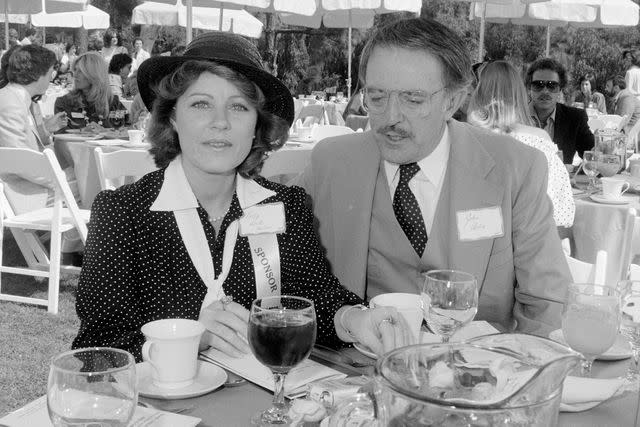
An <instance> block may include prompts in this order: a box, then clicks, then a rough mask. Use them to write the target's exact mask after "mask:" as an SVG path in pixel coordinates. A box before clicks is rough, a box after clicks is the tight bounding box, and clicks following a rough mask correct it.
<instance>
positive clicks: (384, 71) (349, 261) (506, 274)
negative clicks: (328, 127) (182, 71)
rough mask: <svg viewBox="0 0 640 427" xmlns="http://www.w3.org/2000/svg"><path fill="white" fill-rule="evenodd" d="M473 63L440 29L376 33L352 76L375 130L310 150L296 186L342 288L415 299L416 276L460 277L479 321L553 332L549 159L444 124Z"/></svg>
mask: <svg viewBox="0 0 640 427" xmlns="http://www.w3.org/2000/svg"><path fill="white" fill-rule="evenodd" d="M469 57H470V55H469V53H468V52H467V50H466V47H465V44H464V43H463V41H462V40H461V38H460V37H459V36H458V35H457V34H456V33H454V32H453V31H451V30H450V29H448V28H447V27H445V26H443V25H442V24H440V23H438V22H436V21H432V20H428V19H420V18H414V19H409V20H403V21H398V22H395V23H391V24H389V25H387V26H384V27H382V28H379V29H378V30H377V31H376V32H375V33H374V35H373V36H372V37H371V38H370V39H369V41H368V42H367V45H366V47H365V48H364V50H363V53H362V57H361V62H360V73H359V75H360V78H361V80H362V84H363V87H364V101H365V105H366V106H367V108H368V110H369V116H370V118H371V131H368V132H364V133H356V134H351V135H347V136H341V137H336V138H330V139H327V140H324V141H323V142H321V143H319V144H318V145H317V146H316V147H315V148H314V150H313V152H312V154H311V161H310V163H309V165H308V166H307V168H306V169H305V171H304V172H303V173H302V174H301V175H300V177H298V179H297V183H299V184H300V185H302V186H303V187H305V189H306V190H307V192H308V193H309V194H310V196H311V198H312V201H313V209H314V212H315V214H316V216H317V219H318V220H319V234H320V238H321V243H322V244H323V246H324V248H325V249H326V251H327V256H328V259H329V261H330V263H331V267H332V269H333V273H334V274H335V275H336V276H337V277H338V278H339V279H340V282H341V283H342V285H343V286H345V287H347V288H348V289H350V290H351V291H353V292H355V293H356V294H358V295H360V296H362V297H366V298H371V297H373V296H375V295H378V294H380V293H384V292H409V293H417V292H420V290H421V287H422V283H423V279H422V277H421V273H422V272H425V271H428V270H432V269H457V270H463V271H466V272H468V273H471V274H473V275H474V276H475V277H476V278H477V281H478V288H479V294H480V296H479V308H478V314H477V316H476V318H477V319H483V320H487V321H491V322H494V323H496V324H499V325H501V326H502V328H504V329H505V330H513V329H516V328H517V330H519V331H524V332H529V333H537V334H546V333H548V332H549V331H551V330H552V329H555V328H558V327H560V315H561V311H562V305H563V302H564V298H565V293H566V286H567V283H568V282H569V281H570V275H569V270H568V267H567V264H566V261H565V256H564V254H563V252H562V249H561V247H560V241H559V239H558V235H557V232H556V227H555V225H554V222H553V216H552V207H551V202H550V200H549V198H548V197H547V195H546V192H545V191H544V189H545V188H546V187H547V167H546V160H545V158H544V155H543V154H542V153H541V152H539V151H538V150H535V149H532V148H530V147H528V146H525V145H524V144H518V143H516V142H514V141H513V139H511V138H509V137H506V136H501V135H497V134H495V133H492V132H486V131H483V130H480V129H477V128H474V127H472V126H469V125H466V124H463V123H459V122H457V121H455V120H453V119H451V117H452V115H453V114H454V112H455V111H456V110H457V109H458V107H459V106H460V105H461V103H462V102H463V101H464V98H465V97H466V95H467V86H468V85H469V83H470V82H471V80H472V74H471V63H470V61H469ZM398 64H402V66H398Z"/></svg>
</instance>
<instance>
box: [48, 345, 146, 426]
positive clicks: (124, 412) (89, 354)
mask: <svg viewBox="0 0 640 427" xmlns="http://www.w3.org/2000/svg"><path fill="white" fill-rule="evenodd" d="M135 366H136V365H135V359H134V358H133V356H132V355H131V353H128V352H126V351H124V350H119V349H115V348H106V347H102V348H82V349H78V350H72V351H67V352H65V353H62V354H59V355H57V356H55V357H54V358H53V359H52V360H51V367H50V370H49V384H48V386H47V409H48V411H49V419H50V420H51V422H52V423H53V425H54V427H71V426H79V425H91V426H96V427H125V426H127V425H128V423H129V421H130V420H131V417H132V416H133V413H134V411H135V409H136V405H137V403H138V389H137V384H136V382H137V380H136V368H135Z"/></svg>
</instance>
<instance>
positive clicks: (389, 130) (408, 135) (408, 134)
mask: <svg viewBox="0 0 640 427" xmlns="http://www.w3.org/2000/svg"><path fill="white" fill-rule="evenodd" d="M376 132H377V133H379V134H381V135H386V134H388V133H394V134H396V135H398V136H400V137H402V138H411V137H412V136H413V134H412V133H411V132H407V131H406V130H404V129H402V128H400V127H397V126H395V125H394V126H383V127H380V128H378V129H377V130H376Z"/></svg>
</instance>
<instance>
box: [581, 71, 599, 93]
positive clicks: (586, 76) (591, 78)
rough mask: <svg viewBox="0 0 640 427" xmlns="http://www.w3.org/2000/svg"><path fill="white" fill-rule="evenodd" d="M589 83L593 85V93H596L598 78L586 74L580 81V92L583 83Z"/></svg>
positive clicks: (591, 74)
mask: <svg viewBox="0 0 640 427" xmlns="http://www.w3.org/2000/svg"><path fill="white" fill-rule="evenodd" d="M585 80H586V81H588V82H589V84H590V85H591V92H595V91H596V76H595V75H594V74H593V73H586V74H585V75H584V76H582V77H580V81H578V90H580V89H582V82H584V81H585Z"/></svg>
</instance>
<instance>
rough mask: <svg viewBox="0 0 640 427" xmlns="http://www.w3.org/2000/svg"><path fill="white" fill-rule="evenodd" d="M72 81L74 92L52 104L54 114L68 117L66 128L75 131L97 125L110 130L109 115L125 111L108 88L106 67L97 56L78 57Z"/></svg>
mask: <svg viewBox="0 0 640 427" xmlns="http://www.w3.org/2000/svg"><path fill="white" fill-rule="evenodd" d="M73 81H74V89H73V91H72V92H70V93H68V94H66V95H65V96H62V97H60V98H58V99H56V102H55V104H54V111H55V112H56V113H59V112H61V111H65V112H66V113H67V117H68V119H69V120H68V122H67V127H69V128H73V129H78V128H83V127H85V126H87V125H88V124H89V123H96V124H98V125H99V126H102V127H105V128H110V127H112V125H111V123H110V121H109V112H110V111H116V110H126V108H125V107H124V106H123V105H122V104H121V103H120V99H119V98H118V97H117V96H115V95H113V93H112V92H111V89H110V88H109V78H108V76H107V67H106V65H105V63H104V60H103V59H102V57H101V56H100V54H99V53H97V52H87V53H85V54H82V55H80V56H79V57H78V59H77V60H76V63H75V65H74V67H73Z"/></svg>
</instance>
